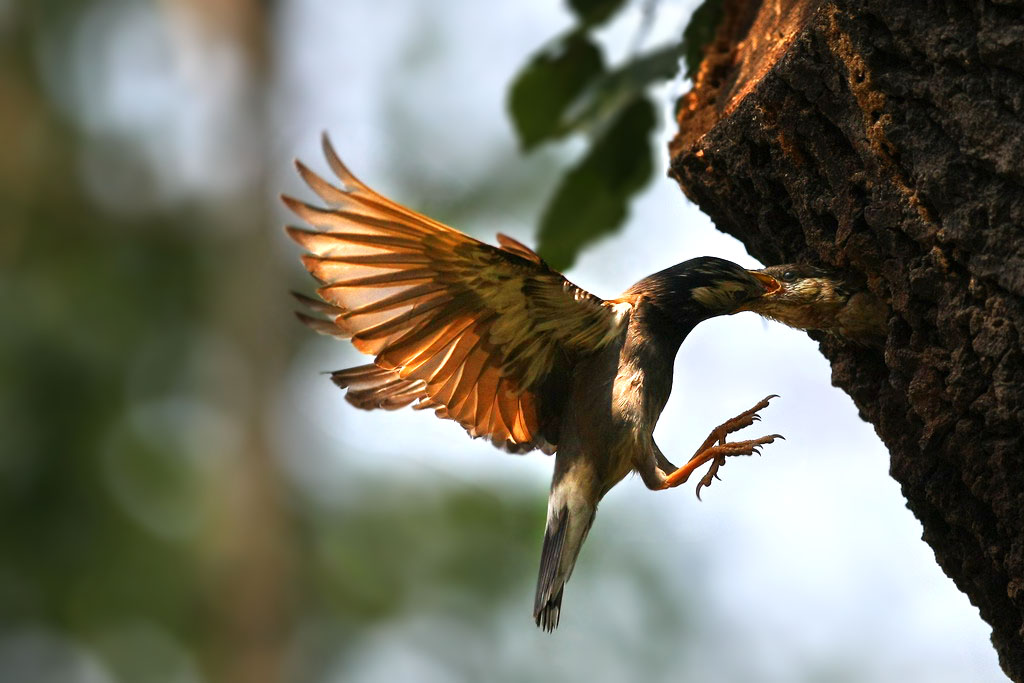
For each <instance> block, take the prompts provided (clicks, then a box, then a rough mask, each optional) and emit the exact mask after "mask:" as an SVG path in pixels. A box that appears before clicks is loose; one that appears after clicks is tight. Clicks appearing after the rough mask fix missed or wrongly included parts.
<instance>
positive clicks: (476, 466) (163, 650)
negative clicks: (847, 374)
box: [0, 0, 1005, 683]
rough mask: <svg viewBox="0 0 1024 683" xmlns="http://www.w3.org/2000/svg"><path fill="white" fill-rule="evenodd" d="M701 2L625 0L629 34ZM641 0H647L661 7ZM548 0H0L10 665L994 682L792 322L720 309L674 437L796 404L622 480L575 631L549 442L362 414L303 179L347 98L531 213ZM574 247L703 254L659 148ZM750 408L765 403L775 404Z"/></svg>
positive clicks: (689, 372)
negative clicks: (296, 298) (690, 472)
mask: <svg viewBox="0 0 1024 683" xmlns="http://www.w3.org/2000/svg"><path fill="white" fill-rule="evenodd" d="M695 4H696V3H695V2H689V3H688V2H678V3H676V2H669V1H668V0H663V1H662V2H660V3H652V2H632V3H630V4H629V5H628V6H627V7H626V9H625V10H624V11H623V12H622V13H621V15H620V16H619V17H618V18H616V19H615V21H613V22H611V23H610V24H608V25H606V26H603V27H601V29H600V30H599V31H597V32H596V34H595V35H596V37H597V39H599V41H600V44H601V46H602V48H603V49H604V51H605V57H606V59H607V60H608V61H609V62H610V63H614V62H615V61H616V60H621V59H622V58H623V57H624V56H626V55H627V54H629V52H630V51H631V50H635V49H637V43H638V42H642V43H643V44H644V45H648V44H650V45H656V44H659V41H660V42H662V43H663V42H664V41H672V40H676V39H677V38H678V36H679V34H680V32H681V31H682V28H683V27H684V26H685V25H686V21H687V18H688V16H689V14H690V13H691V12H692V10H693V8H694V5H695ZM652 17H653V20H652ZM572 21H573V19H572V16H571V15H570V13H569V11H568V9H566V8H565V7H563V5H562V3H560V2H556V1H554V0H529V1H523V0H519V1H517V2H512V1H510V0H509V1H503V2H493V3H481V2H474V1H473V0H458V1H456V0H452V1H448V2H443V3H439V2H427V1H425V0H420V1H416V0H375V1H374V2H354V1H345V2H336V1H332V0H279V1H277V2H272V1H270V0H159V1H158V0H24V1H23V2H19V1H18V0H0V149H2V152H0V320H2V322H0V681H5V682H6V681H12V682H14V681H18V682H20V681H43V682H47V683H50V682H54V683H56V682H65V681H66V682H74V683H78V682H82V683H85V682H88V683H108V682H125V683H171V682H173V683H199V682H206V681H209V682H219V681H226V682H232V683H233V682H246V683H248V682H253V683H262V682H266V683H271V682H277V681H299V682H319V681H339V682H340V681H344V682H349V681H358V682H363V681H365V682H370V681H426V682H433V681H481V680H489V681H530V680H538V681H539V680H594V681H606V680H607V681H618V680H626V679H627V677H628V678H629V679H630V680H645V681H662V680H665V681H667V680H702V681H779V682H789V681H808V682H810V681H823V682H824V681H829V682H831V681H858V682H859V681H879V682H884V681H895V680H899V681H929V682H941V681H949V682H961V681H998V680H1005V679H1004V677H1003V675H1002V674H1001V673H1000V671H999V669H998V666H997V663H996V657H995V654H994V652H993V650H992V648H991V647H990V645H989V643H988V633H989V629H988V627H987V626H986V625H985V624H984V623H983V622H982V621H981V620H980V618H979V617H978V613H977V610H976V609H974V608H973V607H972V606H971V605H970V604H969V603H968V601H967V599H966V597H964V596H963V595H962V594H961V593H959V592H958V591H957V590H956V589H955V587H954V586H953V584H952V583H951V582H950V581H949V580H948V579H946V577H945V576H944V575H943V574H942V573H941V571H940V570H939V569H938V567H937V566H936V565H935V563H934V560H933V557H932V553H931V551H930V549H929V548H928V547H927V546H926V545H925V544H924V543H923V542H922V541H921V540H920V535H921V528H920V525H919V524H918V522H917V521H916V520H915V519H914V518H913V516H912V515H911V514H910V512H909V511H907V510H906V508H905V507H904V504H903V499H902V497H901V494H900V491H899V488H898V486H897V485H896V484H895V483H894V482H893V481H892V480H891V479H890V478H889V477H888V474H887V469H888V459H887V454H886V452H885V449H884V448H883V446H882V445H881V443H880V442H879V441H878V439H877V437H876V436H875V435H874V433H873V431H872V429H871V427H870V426H869V425H867V424H866V423H864V422H862V421H861V420H860V419H859V418H858V416H857V413H856V410H855V408H854V406H853V404H852V402H851V401H850V400H849V399H848V398H847V397H846V396H845V395H844V394H842V393H841V392H839V391H838V390H836V389H833V388H832V387H831V386H830V381H829V367H828V364H827V363H826V362H825V360H824V359H823V358H822V357H821V356H820V355H819V354H818V352H817V350H816V344H815V343H814V342H812V341H811V340H809V339H808V338H807V337H806V336H805V335H803V334H801V333H798V332H794V331H792V330H787V329H783V328H782V327H781V326H778V325H775V324H766V323H764V322H762V321H761V320H760V319H759V318H757V317H756V316H754V315H753V314H749V313H745V314H741V315H738V316H733V317H729V318H720V319H717V320H713V321H709V322H707V323H705V324H702V325H701V326H700V327H699V328H698V329H697V330H696V331H695V332H694V333H693V334H692V335H691V337H690V338H689V339H688V340H687V343H686V344H685V345H684V348H683V349H682V351H681V353H680V355H679V358H678V361H677V366H676V384H675V386H676V389H675V393H674V395H673V397H672V401H671V402H670V404H669V406H668V408H667V409H666V411H665V413H664V415H663V417H662V420H661V424H660V426H659V428H658V432H657V438H658V441H659V443H660V444H661V446H662V448H663V449H664V450H665V452H666V453H667V454H668V455H669V456H670V457H673V458H674V459H677V461H678V459H679V458H682V459H685V458H686V457H687V454H688V453H691V452H692V450H693V449H694V448H695V447H696V445H697V444H698V443H699V442H700V441H701V440H703V438H704V436H706V434H707V432H708V430H709V429H710V428H711V427H712V426H714V425H716V424H718V423H719V422H721V421H722V420H723V419H725V418H728V417H730V416H732V415H734V414H736V413H737V412H739V411H741V410H744V409H746V408H747V407H749V406H750V405H751V404H753V403H754V402H756V401H757V400H758V399H760V398H762V397H763V396H765V395H767V394H769V393H777V394H781V395H782V398H781V399H778V400H776V401H775V402H773V404H772V406H771V407H770V408H768V409H767V410H765V411H764V412H763V413H762V415H763V418H764V421H763V422H762V423H760V424H758V425H757V427H758V428H759V429H760V430H762V431H764V432H781V433H783V434H785V435H786V437H787V439H788V440H787V441H785V442H781V443H776V444H775V445H772V446H770V447H769V448H768V449H767V450H766V451H765V454H764V456H763V457H761V458H750V459H742V460H740V459H737V460H736V461H730V463H729V466H728V467H726V468H725V469H724V470H723V472H722V476H723V480H724V481H722V482H716V484H715V485H714V486H713V487H712V488H711V489H709V490H707V491H706V492H705V494H704V496H703V498H704V502H702V503H699V502H698V501H697V500H696V499H695V497H694V496H693V493H692V488H691V487H683V488H680V489H676V490H673V491H670V492H664V493H652V492H650V491H648V490H646V488H645V487H644V486H643V484H642V483H641V482H640V481H639V480H638V479H635V478H631V479H628V480H626V481H625V482H623V483H622V484H620V485H619V486H618V487H616V489H615V490H614V491H612V493H611V494H610V495H609V496H608V497H607V498H606V499H605V502H604V503H603V504H602V508H601V512H600V514H599V515H598V518H597V523H596V525H595V527H594V530H593V532H592V534H591V537H590V540H589V541H588V543H587V545H586V547H585V548H584V550H583V553H582V556H581V559H580V562H579V564H578V566H577V569H576V573H575V575H574V576H573V579H572V581H571V582H570V583H569V585H568V588H567V590H566V595H565V604H564V610H563V618H562V624H561V627H560V628H559V630H558V631H557V632H556V633H555V634H554V635H547V634H544V633H542V632H540V631H539V630H538V629H536V628H535V627H534V625H533V623H532V620H531V614H530V613H531V607H532V598H533V587H534V581H535V578H536V566H537V562H538V554H539V548H540V540H541V535H542V532H543V523H544V513H545V500H546V492H547V486H548V481H549V477H550V467H551V459H550V458H548V457H546V456H543V455H540V454H531V455H526V456H510V455H506V454H503V453H500V452H498V451H497V450H495V449H494V448H492V447H491V446H490V445H488V444H486V443H481V442H474V441H471V440H470V439H468V438H466V436H465V434H464V432H462V430H461V429H460V428H459V427H458V426H457V425H455V424H453V423H447V422H442V421H440V420H437V419H435V418H434V417H433V416H431V415H430V414H424V413H413V412H412V411H401V412H398V413H385V414H376V413H363V412H358V411H356V410H354V409H352V408H351V407H350V406H348V405H347V404H346V403H345V402H344V400H343V397H342V393H341V392H340V391H338V390H337V389H336V388H335V387H334V386H333V385H332V384H331V383H330V381H329V380H328V378H327V377H325V376H323V375H322V374H321V373H322V372H323V371H327V370H334V369H338V368H342V367H346V366H349V365H352V364H355V363H360V362H363V359H360V358H358V357H357V354H355V353H354V352H353V351H352V350H351V349H350V348H348V347H347V345H346V344H344V343H339V342H336V341H333V340H329V339H325V338H323V337H318V336H316V335H314V334H313V333H311V332H310V331H309V330H307V329H305V328H304V327H302V326H301V325H299V324H298V323H297V322H296V321H295V320H294V318H293V317H292V316H291V313H290V309H291V300H290V297H289V295H288V291H289V289H297V290H300V291H306V292H309V291H311V289H312V282H311V281H310V280H309V279H308V277H307V276H306V275H305V272H304V270H303V269H302V268H301V265H300V264H299V261H298V258H297V256H298V249H297V247H296V246H295V245H293V244H291V243H290V242H289V241H288V240H287V239H286V238H285V236H284V235H283V233H282V230H281V226H282V225H283V224H284V223H285V222H286V221H287V220H289V218H288V217H287V216H286V215H285V213H284V211H283V210H282V208H281V206H280V204H279V202H278V201H277V195H278V194H279V193H280V192H282V191H285V192H288V193H290V194H296V195H297V196H300V197H305V198H309V197H310V193H309V192H308V191H307V190H305V189H304V188H302V187H301V184H300V182H299V180H298V178H297V177H296V175H295V173H294V171H293V168H292V166H291V160H292V158H294V157H301V158H303V159H304V160H306V161H307V162H308V163H309V164H310V165H311V166H313V168H314V169H316V170H318V171H320V172H323V173H326V165H325V164H324V162H323V161H322V159H321V156H320V152H319V142H318V140H319V135H320V132H321V131H322V130H327V131H328V132H329V133H331V135H332V137H333V139H334V142H335V145H336V146H337V147H338V149H339V151H340V152H341V154H342V155H343V157H344V158H345V159H346V161H347V162H348V163H349V165H350V166H351V167H352V168H353V169H354V170H355V171H356V173H358V174H359V175H360V176H361V177H362V178H363V179H364V180H366V181H368V182H369V183H370V184H371V185H373V186H374V187H376V188H377V189H379V190H380V191H382V192H384V193H385V194H387V195H389V196H392V197H394V198H396V199H397V200H398V201H400V202H403V203H406V204H408V205H410V206H412V207H414V208H417V209H419V210H422V211H425V212H427V213H429V214H431V215H432V216H435V217H437V218H439V219H441V220H444V221H446V222H449V223H451V224H454V225H456V226H457V227H460V228H462V229H464V230H466V231H468V232H471V233H473V234H476V235H477V236H479V237H481V238H483V239H488V240H489V239H492V238H493V234H494V233H495V232H498V231H504V232H507V233H510V234H512V235H514V236H516V237H517V238H519V239H521V240H523V241H524V242H526V243H528V244H535V243H536V240H535V235H534V226H535V225H537V223H538V217H539V215H540V212H541V209H542V207H543V206H544V204H545V202H546V201H547V200H548V198H549V197H550V195H551V192H552V187H554V186H555V185H557V183H558V182H559V179H560V178H561V177H562V175H563V174H564V173H565V169H566V168H567V166H569V165H570V164H571V163H572V162H573V160H574V159H576V158H578V157H579V155H580V154H581V150H583V149H584V145H583V142H582V141H581V140H580V139H578V138H570V139H568V140H565V141H563V142H561V143H559V144H556V145H548V146H546V147H543V148H540V149H538V150H537V151H534V152H532V153H530V154H528V155H523V154H521V153H520V152H519V150H518V147H517V142H516V138H515V135H514V133H513V130H512V127H511V125H510V123H509V119H508V115H507V112H506V98H507V91H508V87H509V83H510V82H511V81H512V79H513V78H514V76H515V74H516V72H517V71H518V69H519V68H520V67H522V65H523V64H524V63H526V61H527V60H528V58H529V56H530V55H531V54H532V53H534V52H535V51H536V50H537V49H538V48H539V47H540V46H542V45H543V44H544V43H545V41H546V40H548V39H550V38H551V36H553V35H556V34H557V33H558V32H560V31H563V30H565V29H566V28H567V27H569V26H570V25H571V24H572ZM686 86H687V84H686V83H685V82H684V81H683V80H682V78H681V77H679V78H677V79H676V80H674V81H672V82H667V83H665V84H663V85H662V86H660V87H659V88H658V89H657V90H656V91H655V92H654V97H655V100H656V101H657V102H658V103H659V107H660V111H659V123H658V125H657V126H656V129H655V131H654V132H653V133H652V135H651V138H652V142H653V144H654V148H655V149H656V150H657V158H656V159H655V171H654V180H653V183H652V184H651V185H650V186H649V188H648V189H647V190H646V192H645V193H644V194H643V195H642V196H640V197H639V198H638V199H637V200H636V201H634V202H633V203H632V205H631V210H630V213H629V218H628V222H627V224H626V226H625V228H624V229H623V230H622V231H621V232H619V233H618V234H616V235H614V236H611V237H608V238H606V239H604V240H602V241H600V242H599V243H597V244H596V245H595V246H594V247H593V248H590V249H587V250H585V251H584V252H583V253H582V254H581V255H580V256H579V258H578V260H577V261H576V264H575V266H574V267H573V268H572V269H571V270H569V271H568V273H567V275H568V276H569V277H570V278H571V279H572V280H573V281H575V282H576V283H578V284H580V285H581V286H583V287H584V288H586V289H589V290H590V291H593V292H594V293H596V294H598V295H601V296H613V295H615V294H617V293H618V292H619V291H621V290H623V289H624V288H625V287H627V286H628V285H629V284H631V283H632V282H634V281H635V280H637V279H639V278H640V277H642V276H643V275H646V274H648V273H650V272H653V271H655V270H658V269H661V268H663V267H666V266H668V265H671V264H673V263H676V262H678V261H681V260H684V259H686V258H690V257H693V256H697V255H702V254H712V255H716V256H721V257H724V258H729V259H732V260H735V261H737V262H739V263H741V264H744V265H746V266H749V267H753V266H756V265H757V263H756V262H755V261H753V260H752V259H751V258H750V257H749V256H747V255H746V254H745V252H744V251H743V250H742V248H741V246H740V245H739V243H738V242H736V241H734V240H733V239H732V238H729V237H727V236H724V235H722V234H720V233H717V232H716V231H715V230H714V228H713V226H712V225H711V224H710V223H709V222H708V220H707V219H706V218H705V217H704V216H703V215H702V214H701V213H700V212H699V211H697V210H696V208H695V207H693V206H692V205H691V204H689V203H688V202H687V201H686V200H685V198H684V197H683V195H682V193H681V192H680V191H679V190H678V188H677V187H676V186H675V185H674V183H673V182H671V181H670V180H669V179H667V178H666V177H664V173H665V169H666V168H667V154H666V152H665V150H664V148H665V144H666V143H667V140H668V139H669V137H670V136H671V134H672V128H671V125H670V120H671V116H670V112H671V103H672V101H674V99H675V97H677V96H678V95H679V94H680V93H682V92H684V91H685V88H686ZM759 435H760V433H758V434H752V436H759Z"/></svg>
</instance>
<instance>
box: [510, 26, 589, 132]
mask: <svg viewBox="0 0 1024 683" xmlns="http://www.w3.org/2000/svg"><path fill="white" fill-rule="evenodd" d="M603 73H604V59H603V58H602V56H601V50H600V49H598V47H597V46H596V45H595V44H594V43H593V42H591V40H590V39H589V38H588V37H587V36H586V34H584V33H582V32H578V31H577V32H574V33H571V34H569V35H567V36H565V38H563V39H562V40H560V41H558V42H557V43H556V44H555V46H554V47H553V48H548V49H545V50H543V51H542V52H540V53H538V54H536V55H534V57H533V59H531V60H530V63H529V64H527V65H526V67H525V68H524V69H523V70H522V71H520V72H519V75H518V76H516V79H515V81H514V82H513V83H512V88H511V90H510V92H509V112H510V114H511V115H512V121H513V123H514V124H515V127H516V133H517V134H518V136H519V143H520V144H521V145H522V147H523V149H524V150H528V149H531V148H533V147H534V146H536V145H537V143H539V142H542V141H544V140H548V139H553V138H557V137H559V136H561V135H563V134H564V133H565V132H566V128H565V126H564V125H563V124H564V118H565V113H566V111H567V110H568V109H569V107H570V106H571V105H572V103H573V102H574V101H575V100H576V99H577V97H579V95H580V94H581V93H582V92H583V91H584V90H585V89H586V88H587V87H588V86H589V85H590V84H591V83H592V82H593V81H594V80H595V79H596V78H598V77H599V76H600V75H601V74H603Z"/></svg>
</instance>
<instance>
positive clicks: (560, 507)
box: [533, 479, 597, 633]
mask: <svg viewBox="0 0 1024 683" xmlns="http://www.w3.org/2000/svg"><path fill="white" fill-rule="evenodd" d="M596 513H597V503H596V502H592V501H590V500H587V499H586V498H585V497H583V496H581V495H580V492H579V491H578V490H574V489H573V487H572V486H571V485H570V484H569V483H568V482H566V480H564V479H563V480H562V481H561V482H556V483H555V484H554V485H553V486H552V488H551V496H550V499H549V501H548V523H547V528H546V529H545V530H544V546H543V547H542V548H541V552H540V573H539V574H538V576H537V596H536V598H535V599H534V603H533V618H534V620H535V621H536V622H537V626H539V627H541V628H542V629H544V630H545V631H547V632H549V633H550V632H551V631H554V630H555V627H556V626H558V617H559V614H560V613H561V610H562V592H563V590H564V589H565V582H566V581H568V580H569V576H570V575H571V574H572V569H573V567H574V566H575V564H576V557H577V556H578V555H579V552H580V548H581V547H582V546H583V541H585V540H586V539H587V532H589V531H590V525H591V524H593V523H594V515H595V514H596Z"/></svg>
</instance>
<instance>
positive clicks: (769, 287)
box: [747, 270, 782, 296]
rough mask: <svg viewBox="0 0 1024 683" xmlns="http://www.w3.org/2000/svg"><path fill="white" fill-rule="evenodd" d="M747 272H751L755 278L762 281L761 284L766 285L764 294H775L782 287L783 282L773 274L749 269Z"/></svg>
mask: <svg viewBox="0 0 1024 683" xmlns="http://www.w3.org/2000/svg"><path fill="white" fill-rule="evenodd" d="M747 272H748V273H750V274H751V275H752V276H753V277H754V279H755V280H757V281H758V282H760V283H761V286H762V287H764V294H775V293H776V292H778V291H779V290H781V289H782V283H781V282H779V281H778V280H776V279H775V278H773V277H772V276H771V275H768V274H766V273H762V272H761V271H759V270H748V271H747ZM762 296H763V295H762Z"/></svg>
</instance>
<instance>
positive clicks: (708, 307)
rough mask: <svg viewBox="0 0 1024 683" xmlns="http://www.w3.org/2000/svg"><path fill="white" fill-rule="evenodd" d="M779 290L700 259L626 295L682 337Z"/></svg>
mask: <svg viewBox="0 0 1024 683" xmlns="http://www.w3.org/2000/svg"><path fill="white" fill-rule="evenodd" d="M780 287H781V284H780V283H779V282H778V280H776V279H775V278H774V277H772V276H770V275H767V274H765V273H762V272H760V271H756V270H747V269H746V268H743V267H741V266H738V265H736V264H735V263H733V262H731V261H726V260H725V259H720V258H715V257H713V256H702V257H700V258H695V259H690V260H689V261H684V262H682V263H679V264H677V265H674V266H672V267H670V268H666V269H665V270H662V271H659V272H657V273H654V274H653V275H649V276H648V277H645V278H644V279H643V280H640V281H639V282H637V283H636V284H635V285H633V286H632V287H631V288H630V289H629V290H628V291H627V294H632V295H637V296H641V297H643V298H644V299H646V300H647V301H648V302H650V303H651V304H653V306H654V308H655V309H657V310H659V311H661V312H662V313H663V314H664V316H665V317H666V318H668V319H670V320H671V325H672V327H674V328H676V329H677V330H678V331H680V332H683V336H685V334H686V333H687V332H689V330H690V329H692V328H693V326H695V325H696V324H697V323H699V322H701V321H702V320H707V319H708V318H713V317H715V316H718V315H729V314H731V313H736V312H738V311H741V310H745V309H744V307H745V306H747V305H750V304H751V303H752V302H754V301H756V300H758V299H760V298H762V297H764V296H765V295H766V294H768V293H770V292H772V291H775V290H777V289H779V288H780Z"/></svg>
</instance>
